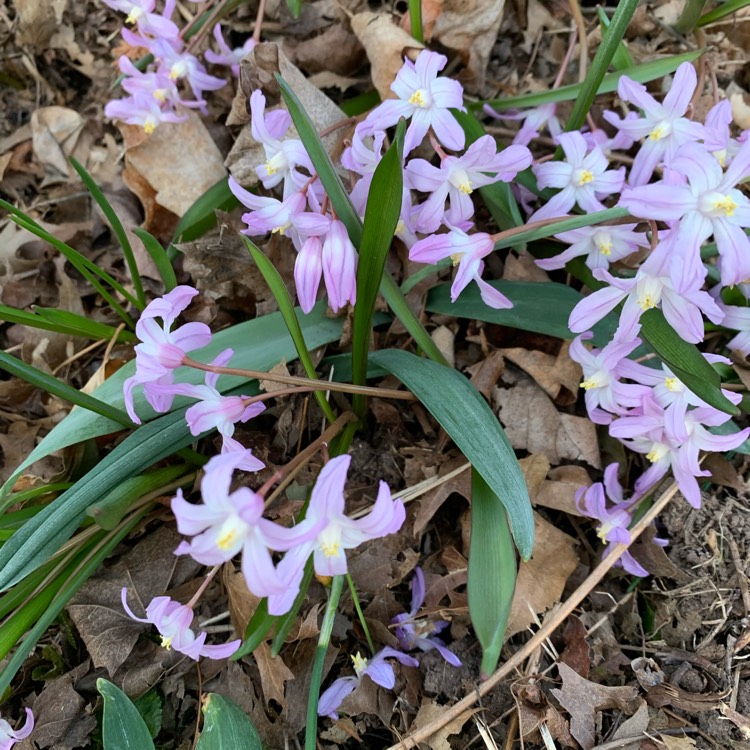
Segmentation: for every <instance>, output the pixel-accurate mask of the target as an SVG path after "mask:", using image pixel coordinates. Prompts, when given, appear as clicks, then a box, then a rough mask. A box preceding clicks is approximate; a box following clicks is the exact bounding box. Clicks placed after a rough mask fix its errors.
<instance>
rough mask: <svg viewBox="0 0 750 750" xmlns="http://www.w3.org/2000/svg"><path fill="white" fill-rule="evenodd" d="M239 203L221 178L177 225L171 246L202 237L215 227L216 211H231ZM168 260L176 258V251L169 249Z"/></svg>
mask: <svg viewBox="0 0 750 750" xmlns="http://www.w3.org/2000/svg"><path fill="white" fill-rule="evenodd" d="M239 205H240V202H239V201H238V200H237V198H235V197H234V194H233V193H232V191H231V190H230V189H229V182H228V181H227V179H226V177H222V178H221V179H220V180H219V181H218V182H217V183H216V184H215V185H212V186H211V187H210V188H208V190H206V192H205V193H203V195H201V197H200V198H198V199H197V200H196V201H195V203H193V205H192V206H190V208H189V209H188V210H187V211H185V214H184V216H183V217H182V218H181V219H180V220H179V222H178V223H177V228H176V229H175V230H174V235H173V237H172V245H174V244H176V243H178V242H192V241H193V240H197V239H198V238H199V237H202V236H203V235H204V234H205V233H206V232H207V231H208V230H209V229H211V228H213V227H214V226H216V210H217V209H220V210H222V211H231V210H232V209H233V208H237V206H239ZM168 253H169V256H170V260H174V259H175V257H176V256H177V250H176V249H173V248H172V247H170V250H169V251H168Z"/></svg>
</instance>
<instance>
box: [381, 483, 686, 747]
mask: <svg viewBox="0 0 750 750" xmlns="http://www.w3.org/2000/svg"><path fill="white" fill-rule="evenodd" d="M678 491H679V488H678V487H677V483H676V482H673V483H672V484H671V485H670V486H669V489H667V491H666V492H665V493H664V494H663V495H662V496H661V497H660V498H659V499H658V500H657V501H656V502H655V503H654V505H653V506H652V507H651V508H650V509H649V510H648V511H647V512H646V514H645V515H644V516H643V518H641V520H640V521H639V522H638V523H637V524H636V525H635V526H634V527H633V528H632V529H631V530H630V535H631V542H630V543H631V544H632V543H633V542H635V540H636V539H638V537H639V536H640V535H641V534H642V533H643V532H644V531H645V530H646V529H647V528H648V527H649V526H650V525H651V523H652V522H653V521H654V519H655V518H656V517H657V516H658V515H659V514H660V513H661V512H662V511H663V510H664V508H666V506H667V505H668V504H669V502H670V501H671V500H672V498H673V497H674V496H675V495H676V494H677V492H678ZM629 546H630V545H628V544H615V545H614V546H613V547H612V551H611V552H610V553H609V554H608V555H607V556H606V557H605V558H604V559H603V560H602V561H601V562H600V563H599V565H597V567H596V568H595V569H594V570H592V571H591V573H590V574H589V576H588V578H586V580H585V581H584V582H583V583H582V584H581V585H580V586H579V587H578V588H577V589H576V591H575V592H573V594H572V595H571V596H570V598H569V599H568V600H567V601H566V602H565V603H564V604H561V605H560V608H559V609H558V610H557V612H555V613H554V615H553V616H551V617H550V618H549V619H548V620H547V621H546V622H545V623H544V625H543V626H542V627H541V628H540V629H539V630H538V631H537V632H536V634H535V635H534V636H533V637H532V638H531V639H530V640H529V641H528V642H527V643H525V644H524V645H523V646H522V647H521V648H520V649H519V650H518V651H516V653H515V654H513V656H511V657H510V659H508V661H507V662H505V664H503V666H502V667H500V669H498V670H497V671H496V672H495V673H494V674H492V675H491V676H490V677H489V678H488V679H487V680H486V681H485V682H483V683H482V684H481V685H479V687H478V688H477V689H476V690H475V691H474V692H472V693H469V694H468V695H467V696H466V697H464V698H463V699H462V700H460V701H459V702H458V703H456V704H455V705H453V706H451V707H450V708H446V709H445V711H444V712H443V714H442V715H441V716H440V717H439V718H437V719H435V720H433V721H431V722H430V723H429V724H427V725H426V726H424V727H422V728H420V729H418V730H417V731H416V732H413V733H412V734H410V735H408V736H406V737H404V738H403V739H402V740H401V741H400V742H398V743H397V744H395V745H391V747H389V748H388V750H408V748H416V747H417V746H418V745H419V743H420V742H424V741H425V740H427V739H428V738H429V737H431V736H432V735H433V734H435V732H437V731H438V730H439V729H441V728H442V727H444V726H445V725H446V724H449V723H450V722H451V721H453V720H454V719H455V718H456V717H457V716H459V715H460V714H461V713H463V712H464V711H466V709H468V708H470V707H471V706H472V705H474V703H475V701H476V700H477V698H480V697H482V696H485V695H487V693H489V692H490V691H491V690H493V689H494V688H495V686H496V685H498V683H500V682H502V680H504V679H505V678H506V677H507V676H508V675H509V674H510V673H511V672H512V671H513V670H514V669H516V668H517V667H519V666H520V665H521V664H523V662H524V661H525V660H526V659H527V658H528V656H529V655H530V654H532V653H533V652H534V651H535V650H536V649H537V648H539V647H540V646H541V645H542V643H544V641H545V640H546V639H547V638H549V637H550V635H551V634H552V633H553V632H554V631H555V630H556V629H557V628H558V627H559V626H560V625H561V624H562V623H563V622H564V621H565V620H566V619H567V618H568V617H569V616H570V615H571V614H572V613H573V611H574V610H575V609H576V607H578V605H580V604H581V602H582V601H583V600H584V599H585V598H586V597H587V596H588V595H589V594H590V593H591V592H592V591H593V590H594V588H595V587H596V586H597V585H598V584H599V582H600V581H601V580H602V579H603V578H604V576H605V575H606V574H607V573H608V572H609V571H610V570H611V568H612V567H613V566H614V564H615V563H616V562H617V561H618V560H619V559H620V557H622V555H623V553H624V552H626V551H627V550H628V548H629Z"/></svg>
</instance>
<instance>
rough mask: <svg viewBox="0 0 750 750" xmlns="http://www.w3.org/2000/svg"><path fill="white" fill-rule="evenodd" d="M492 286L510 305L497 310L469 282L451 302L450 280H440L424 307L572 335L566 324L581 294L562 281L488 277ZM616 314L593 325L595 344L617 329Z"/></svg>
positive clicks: (560, 335) (603, 342) (550, 333)
mask: <svg viewBox="0 0 750 750" xmlns="http://www.w3.org/2000/svg"><path fill="white" fill-rule="evenodd" d="M489 283H490V285H491V286H493V287H494V288H495V289H497V290H498V291H499V292H502V293H503V294H504V295H505V296H506V297H507V298H508V299H509V300H510V301H511V302H512V303H513V307H509V308H508V309H506V310H497V309H495V308H493V307H489V306H488V305H487V304H486V303H485V302H484V300H482V298H481V296H480V294H479V289H478V288H477V287H476V286H475V285H473V284H472V285H471V286H469V287H468V288H467V289H464V291H463V292H461V296H460V297H459V298H458V299H457V300H456V301H455V302H451V297H450V286H451V285H450V284H439V285H438V286H435V287H433V288H432V289H430V292H429V294H428V295H427V304H426V307H425V309H426V310H427V311H428V312H433V313H440V314H442V315H453V316H455V317H457V318H468V319H469V320H482V321H484V322H485V323H495V324H496V325H501V326H507V327H508V328H518V329H519V330H521V331H534V333H542V334H545V335H547V336H555V337H556V338H558V339H566V340H570V339H573V338H575V335H576V334H574V333H572V332H571V331H570V329H569V328H568V317H569V316H570V313H571V311H572V310H573V308H574V307H575V306H576V305H577V304H578V303H579V302H580V301H581V300H582V299H583V295H582V294H580V293H579V292H577V291H576V290H575V289H571V288H570V287H569V286H565V284H558V283H556V282H553V281H550V282H540V281H490V282H489ZM617 325H618V316H617V315H616V314H615V313H610V314H609V315H607V316H606V317H605V318H604V319H603V320H602V321H600V322H599V323H597V324H596V325H595V326H594V329H593V330H594V342H593V343H594V344H596V346H598V347H604V346H606V345H607V344H608V343H609V342H610V341H611V340H612V336H613V335H614V332H615V331H616V330H617Z"/></svg>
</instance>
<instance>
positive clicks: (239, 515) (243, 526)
mask: <svg viewBox="0 0 750 750" xmlns="http://www.w3.org/2000/svg"><path fill="white" fill-rule="evenodd" d="M244 458H245V457H243V455H242V453H241V452H240V451H230V452H228V453H222V454H221V455H218V456H214V457H213V458H212V459H211V460H210V461H209V462H208V463H207V464H206V467H205V470H206V473H205V475H204V476H203V479H202V481H201V496H202V499H203V503H201V504H195V505H194V504H192V503H189V502H187V500H185V498H184V497H183V495H182V492H181V491H180V490H178V491H177V495H176V496H175V497H174V498H172V512H173V513H174V515H175V518H176V519H177V530H178V531H179V532H180V533H181V534H185V535H186V536H191V537H193V538H192V539H191V540H190V541H189V542H182V543H181V544H180V545H179V546H178V547H177V549H176V550H175V554H177V555H185V554H187V555H190V556H191V557H192V558H193V559H194V560H197V561H198V562H199V563H202V564H203V565H217V564H219V563H222V562H227V561H228V560H231V559H232V558H233V557H234V556H235V555H237V554H239V553H240V552H242V572H243V575H244V576H245V580H246V581H247V585H248V588H249V589H250V591H252V592H253V593H254V594H255V595H256V596H261V597H263V596H270V595H273V594H277V595H278V594H283V593H285V592H286V590H287V585H286V583H285V582H284V581H283V580H282V579H281V577H280V576H279V574H278V573H277V570H276V568H275V566H274V564H273V560H272V559H271V552H270V550H275V551H277V552H283V551H285V550H288V549H291V548H292V547H295V546H298V545H300V544H304V543H307V542H309V541H310V539H312V538H314V537H315V535H316V534H317V533H318V531H319V529H320V527H321V526H322V523H321V522H317V520H307V519H306V520H305V521H303V522H302V523H300V524H297V525H296V526H294V527H293V528H291V529H286V528H284V527H283V526H279V525H278V524H275V523H273V522H272V521H269V520H267V519H266V518H263V507H264V500H263V497H261V496H260V495H258V494H257V493H255V492H253V491H252V490H251V489H250V488H249V487H239V488H238V489H236V490H235V491H234V492H230V486H231V482H232V475H233V473H234V470H235V469H236V468H238V467H239V466H241V465H242V462H243V459H244ZM292 600H293V599H292ZM275 614H281V613H278V612H277V613H275Z"/></svg>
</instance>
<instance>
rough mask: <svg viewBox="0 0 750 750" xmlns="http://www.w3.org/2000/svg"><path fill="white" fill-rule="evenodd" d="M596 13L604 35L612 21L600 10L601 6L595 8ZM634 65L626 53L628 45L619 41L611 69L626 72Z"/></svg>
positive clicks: (628, 53) (627, 52) (602, 9)
mask: <svg viewBox="0 0 750 750" xmlns="http://www.w3.org/2000/svg"><path fill="white" fill-rule="evenodd" d="M596 12H597V14H598V16H599V23H600V24H601V25H602V35H604V34H605V33H606V30H607V29H608V28H609V27H610V24H611V23H612V21H611V20H610V18H609V16H608V15H607V12H606V11H605V10H604V8H602V6H601V5H599V6H597V8H596ZM633 65H635V63H634V62H633V58H632V56H631V55H630V52H629V51H628V45H627V44H625V41H624V40H620V44H619V45H617V52H615V54H614V56H613V57H612V67H613V68H614V69H615V70H627V69H628V68H632V67H633Z"/></svg>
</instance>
